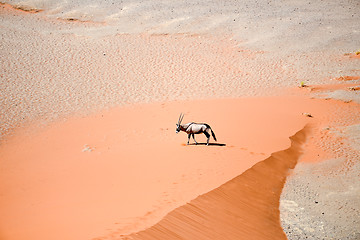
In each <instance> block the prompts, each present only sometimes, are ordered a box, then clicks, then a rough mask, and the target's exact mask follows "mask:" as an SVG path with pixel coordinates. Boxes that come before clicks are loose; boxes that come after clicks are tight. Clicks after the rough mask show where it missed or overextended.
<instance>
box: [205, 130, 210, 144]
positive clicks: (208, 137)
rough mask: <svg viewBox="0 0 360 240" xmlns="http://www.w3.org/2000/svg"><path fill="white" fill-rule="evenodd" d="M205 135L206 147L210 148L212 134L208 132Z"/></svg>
mask: <svg viewBox="0 0 360 240" xmlns="http://www.w3.org/2000/svg"><path fill="white" fill-rule="evenodd" d="M204 134H205V136H206V137H207V141H206V146H209V140H210V134H209V133H208V132H204Z"/></svg>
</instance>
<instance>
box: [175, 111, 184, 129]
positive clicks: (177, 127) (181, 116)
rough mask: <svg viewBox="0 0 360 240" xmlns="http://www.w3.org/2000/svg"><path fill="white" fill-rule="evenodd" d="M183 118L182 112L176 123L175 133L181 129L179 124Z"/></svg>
mask: <svg viewBox="0 0 360 240" xmlns="http://www.w3.org/2000/svg"><path fill="white" fill-rule="evenodd" d="M183 118H184V114H182V113H180V117H179V120H178V123H177V124H176V133H178V132H180V131H181V128H180V125H181V121H182V120H183Z"/></svg>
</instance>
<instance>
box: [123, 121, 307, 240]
mask: <svg viewBox="0 0 360 240" xmlns="http://www.w3.org/2000/svg"><path fill="white" fill-rule="evenodd" d="M308 131H309V127H308V126H305V127H304V128H303V129H302V130H300V131H298V132H297V133H296V134H295V135H294V136H292V137H290V139H291V146H290V147H289V148H288V149H286V150H283V151H279V152H276V153H273V154H272V155H271V156H270V157H269V158H267V159H265V160H264V161H262V162H259V163H257V164H255V165H254V166H253V167H251V168H250V169H248V170H247V171H245V172H244V173H243V174H241V175H239V176H238V177H235V178H234V179H232V180H230V181H229V182H227V183H225V184H223V185H222V186H220V187H219V188H217V189H215V190H213V191H211V192H209V193H206V194H204V195H201V196H199V197H198V198H196V199H194V200H193V201H191V202H190V203H188V204H186V205H184V206H181V207H179V208H177V209H175V210H173V211H172V212H170V213H169V214H168V215H167V216H166V217H165V218H163V219H162V220H161V221H160V222H159V223H157V224H156V225H154V226H153V227H151V228H148V229H147V230H144V231H141V232H138V233H135V234H131V235H129V236H123V237H122V239H286V235H285V234H284V232H283V230H282V228H281V226H280V216H279V199H280V194H281V191H282V188H283V186H284V183H285V180H286V177H287V175H288V171H289V169H293V168H294V167H295V165H296V163H297V161H298V159H299V157H300V155H301V154H302V145H303V143H304V142H305V140H306V135H307V133H308ZM259 227H261V229H264V228H266V229H267V230H266V231H259Z"/></svg>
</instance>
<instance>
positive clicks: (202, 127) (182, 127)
mask: <svg viewBox="0 0 360 240" xmlns="http://www.w3.org/2000/svg"><path fill="white" fill-rule="evenodd" d="M183 118H184V114H182V113H181V114H180V117H179V120H178V123H177V124H176V133H178V132H180V131H184V132H186V133H187V134H188V141H187V144H188V145H189V142H190V137H191V136H192V137H193V139H194V141H195V143H196V144H197V142H196V140H195V136H194V135H195V134H200V133H204V134H205V136H206V137H207V142H206V145H207V146H208V145H209V140H210V133H209V131H210V132H211V135H212V136H213V138H214V140H215V141H217V140H216V137H215V133H214V132H213V130H212V129H211V127H210V126H209V124H206V123H195V122H190V123H186V124H181V121H182V120H183Z"/></svg>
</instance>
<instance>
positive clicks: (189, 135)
mask: <svg viewBox="0 0 360 240" xmlns="http://www.w3.org/2000/svg"><path fill="white" fill-rule="evenodd" d="M190 137H191V133H189V134H188V142H187V145H189V142H190Z"/></svg>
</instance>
